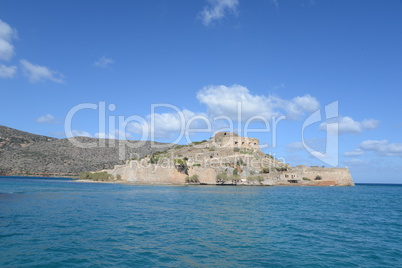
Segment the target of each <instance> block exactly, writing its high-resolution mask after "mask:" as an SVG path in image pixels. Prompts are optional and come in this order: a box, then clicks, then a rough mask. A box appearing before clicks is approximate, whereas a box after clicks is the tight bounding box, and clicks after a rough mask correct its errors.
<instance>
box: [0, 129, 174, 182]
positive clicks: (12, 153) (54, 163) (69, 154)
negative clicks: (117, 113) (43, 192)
mask: <svg viewBox="0 0 402 268" xmlns="http://www.w3.org/2000/svg"><path fill="white" fill-rule="evenodd" d="M76 139H77V140H78V141H80V142H81V143H84V144H90V143H94V142H100V141H102V142H103V141H104V142H105V144H106V146H105V147H104V148H101V147H95V148H79V147H76V146H74V145H73V144H72V143H71V142H70V141H69V140H68V139H56V138H52V137H47V136H41V135H36V134H31V133H28V132H24V131H20V130H16V129H12V128H9V127H6V126H1V125H0V174H3V175H4V174H8V175H45V176H59V175H65V176H68V175H71V176H73V175H75V174H78V173H80V172H83V171H92V170H100V169H105V168H113V167H114V165H118V164H123V163H124V162H125V161H124V160H119V143H120V141H119V140H111V139H106V140H100V139H95V138H87V137H76ZM124 142H127V141H124ZM138 142H139V141H130V143H131V144H134V143H138ZM156 144H157V145H159V146H158V148H155V146H152V144H151V142H149V141H147V142H140V144H138V145H140V146H138V148H129V147H128V146H125V155H124V158H125V159H130V158H131V157H133V156H139V157H142V156H145V155H148V154H152V153H154V152H157V151H162V150H165V149H168V148H171V147H174V146H175V145H174V144H168V143H156ZM88 147H89V146H88Z"/></svg>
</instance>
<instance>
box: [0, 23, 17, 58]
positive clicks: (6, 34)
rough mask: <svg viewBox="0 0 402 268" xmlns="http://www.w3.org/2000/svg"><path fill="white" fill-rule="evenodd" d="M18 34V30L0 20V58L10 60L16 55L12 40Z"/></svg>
mask: <svg viewBox="0 0 402 268" xmlns="http://www.w3.org/2000/svg"><path fill="white" fill-rule="evenodd" d="M16 36H17V31H16V30H15V29H13V28H11V27H10V25H8V24H7V23H5V22H4V21H2V20H0V60H6V61H7V60H10V59H11V57H12V56H13V55H14V46H13V45H12V44H11V40H12V39H14V38H15V37H16Z"/></svg>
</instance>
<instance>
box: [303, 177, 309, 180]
mask: <svg viewBox="0 0 402 268" xmlns="http://www.w3.org/2000/svg"><path fill="white" fill-rule="evenodd" d="M303 180H304V181H311V180H310V179H309V178H307V177H303Z"/></svg>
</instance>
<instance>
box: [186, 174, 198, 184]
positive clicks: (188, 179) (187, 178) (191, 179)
mask: <svg viewBox="0 0 402 268" xmlns="http://www.w3.org/2000/svg"><path fill="white" fill-rule="evenodd" d="M198 178H199V176H198V175H197V174H194V175H193V176H191V177H189V176H187V177H186V182H187V183H189V182H200V180H199V179H198Z"/></svg>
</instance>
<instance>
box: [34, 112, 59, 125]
mask: <svg viewBox="0 0 402 268" xmlns="http://www.w3.org/2000/svg"><path fill="white" fill-rule="evenodd" d="M35 121H36V122H37V123H43V124H57V120H56V118H54V116H53V115H51V114H46V115H43V116H41V117H39V118H37V119H36V120H35Z"/></svg>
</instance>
